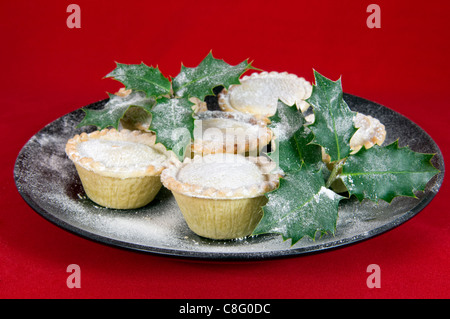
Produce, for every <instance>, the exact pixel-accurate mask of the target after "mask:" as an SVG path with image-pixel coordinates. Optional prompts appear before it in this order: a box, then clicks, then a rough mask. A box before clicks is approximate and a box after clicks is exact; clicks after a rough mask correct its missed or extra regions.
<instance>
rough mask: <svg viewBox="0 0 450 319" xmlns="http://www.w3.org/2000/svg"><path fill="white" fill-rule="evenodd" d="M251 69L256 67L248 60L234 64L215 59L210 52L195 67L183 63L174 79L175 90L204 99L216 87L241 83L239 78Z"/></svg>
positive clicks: (186, 96)
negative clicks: (188, 66)
mask: <svg viewBox="0 0 450 319" xmlns="http://www.w3.org/2000/svg"><path fill="white" fill-rule="evenodd" d="M250 69H255V68H253V67H252V66H251V63H250V64H249V63H248V60H245V61H243V62H241V63H239V64H238V65H235V66H232V65H229V64H228V63H226V62H225V61H223V60H218V59H215V58H214V57H213V55H212V53H211V52H210V53H209V54H208V55H207V56H206V57H205V58H204V59H203V61H202V62H200V64H199V65H198V66H197V67H195V68H187V67H185V66H184V65H181V71H180V73H179V74H178V75H177V76H176V77H175V78H173V79H172V87H173V91H174V94H175V96H178V97H183V98H189V97H196V98H199V99H200V100H202V101H203V100H204V99H205V96H207V95H213V94H214V92H213V89H214V88H215V87H218V86H224V87H229V86H230V85H232V84H239V83H240V82H239V78H240V77H241V76H242V74H244V72H246V71H247V70H250Z"/></svg>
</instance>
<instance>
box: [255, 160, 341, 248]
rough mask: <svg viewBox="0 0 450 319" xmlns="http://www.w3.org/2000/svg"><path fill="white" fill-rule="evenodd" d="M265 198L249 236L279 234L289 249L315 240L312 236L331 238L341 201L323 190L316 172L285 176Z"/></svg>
mask: <svg viewBox="0 0 450 319" xmlns="http://www.w3.org/2000/svg"><path fill="white" fill-rule="evenodd" d="M266 197H267V198H268V199H269V201H268V202H267V204H266V205H265V206H264V207H263V211H264V215H263V217H262V219H261V221H260V222H259V224H258V225H257V227H256V229H255V230H254V232H253V234H255V235H256V234H264V233H276V234H281V235H282V237H283V239H284V240H287V239H291V244H292V245H294V244H295V243H296V242H298V241H299V240H300V239H302V238H303V237H305V236H309V237H311V238H312V239H315V236H316V233H320V234H321V235H322V234H325V233H332V234H334V232H335V229H336V222H337V218H338V206H339V202H340V201H341V199H343V198H344V197H342V196H340V195H338V194H336V193H335V192H333V191H331V190H329V189H328V188H326V187H325V186H324V180H323V176H322V173H321V172H320V171H316V170H312V169H311V168H308V167H306V166H303V167H302V169H300V170H297V171H291V172H289V173H288V174H287V175H286V176H285V177H284V178H282V179H280V185H279V187H278V188H277V189H276V190H274V191H272V192H269V193H267V194H266Z"/></svg>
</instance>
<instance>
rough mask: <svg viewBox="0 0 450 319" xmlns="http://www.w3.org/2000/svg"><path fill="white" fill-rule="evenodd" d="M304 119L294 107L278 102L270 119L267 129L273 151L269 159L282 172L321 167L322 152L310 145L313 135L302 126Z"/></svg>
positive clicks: (315, 146) (316, 146) (317, 147)
mask: <svg viewBox="0 0 450 319" xmlns="http://www.w3.org/2000/svg"><path fill="white" fill-rule="evenodd" d="M304 123H305V118H304V116H303V114H302V112H301V111H300V110H298V109H297V107H296V106H295V105H292V106H288V105H286V104H285V103H283V102H282V101H280V100H278V105H277V111H276V113H275V114H274V115H273V116H272V117H270V124H269V128H270V129H271V130H272V132H273V135H274V139H273V140H272V145H273V148H274V151H272V152H271V153H270V154H269V157H270V158H271V159H272V160H273V161H274V162H276V163H278V165H279V167H280V168H281V169H282V170H283V171H284V172H289V171H292V170H298V169H300V168H301V167H302V166H304V165H306V166H313V167H315V168H316V170H318V169H320V167H321V165H322V161H321V159H322V151H321V148H320V146H319V145H315V144H310V142H311V141H312V140H313V138H314V135H313V134H312V132H311V131H310V130H309V129H308V128H306V127H305V126H304Z"/></svg>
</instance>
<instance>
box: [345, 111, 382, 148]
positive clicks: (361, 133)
mask: <svg viewBox="0 0 450 319" xmlns="http://www.w3.org/2000/svg"><path fill="white" fill-rule="evenodd" d="M353 122H354V124H355V127H356V128H357V129H358V130H357V131H356V133H355V134H354V135H353V136H352V138H351V139H350V148H351V149H352V150H353V152H352V154H354V153H356V152H358V151H359V150H360V149H361V147H363V145H364V147H365V148H371V147H372V146H374V145H375V144H377V145H380V146H381V145H382V144H383V142H384V140H385V139H386V129H385V127H384V125H383V124H382V123H381V122H380V121H379V120H378V119H376V118H374V117H372V116H370V115H364V114H362V113H357V114H356V116H355V117H354V119H353Z"/></svg>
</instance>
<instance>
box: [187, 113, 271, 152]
mask: <svg viewBox="0 0 450 319" xmlns="http://www.w3.org/2000/svg"><path fill="white" fill-rule="evenodd" d="M270 139H271V131H270V130H269V129H268V128H267V126H266V125H265V123H263V122H261V121H258V120H256V118H255V117H253V116H252V115H248V114H243V113H236V112H222V111H206V112H202V113H199V114H198V115H197V116H196V120H195V129H194V144H193V150H194V152H196V153H203V154H211V153H244V152H246V151H249V150H256V149H257V148H258V146H261V147H262V146H265V145H267V144H268V142H269V141H270ZM255 155H256V153H255Z"/></svg>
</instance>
